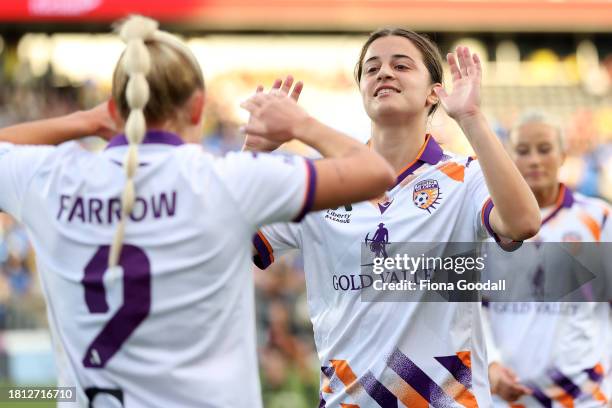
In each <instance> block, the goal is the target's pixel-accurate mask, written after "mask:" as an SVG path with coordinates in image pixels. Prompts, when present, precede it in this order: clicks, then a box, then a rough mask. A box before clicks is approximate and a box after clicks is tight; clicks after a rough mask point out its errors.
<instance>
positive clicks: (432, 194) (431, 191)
mask: <svg viewBox="0 0 612 408" xmlns="http://www.w3.org/2000/svg"><path fill="white" fill-rule="evenodd" d="M440 199H441V196H440V186H439V185H438V182H437V181H436V180H433V179H427V180H423V181H420V182H418V183H417V184H416V185H415V186H414V190H413V193H412V201H413V202H414V205H416V206H417V207H419V208H420V209H422V210H427V212H428V213H430V214H431V210H435V209H436V206H437V205H438V204H439V203H440Z"/></svg>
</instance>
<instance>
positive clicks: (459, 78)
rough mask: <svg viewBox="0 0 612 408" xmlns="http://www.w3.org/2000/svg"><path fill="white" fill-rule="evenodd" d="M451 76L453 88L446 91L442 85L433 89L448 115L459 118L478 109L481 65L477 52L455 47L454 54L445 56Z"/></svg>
mask: <svg viewBox="0 0 612 408" xmlns="http://www.w3.org/2000/svg"><path fill="white" fill-rule="evenodd" d="M446 60H447V61H448V65H449V66H450V72H451V76H452V78H453V90H452V92H451V93H447V92H446V90H445V89H444V88H443V87H442V86H438V87H436V89H435V91H436V94H437V95H438V97H439V98H440V103H441V104H442V107H443V108H444V110H445V111H446V113H448V115H449V116H450V117H452V118H453V119H455V120H461V119H462V118H464V117H468V116H470V115H473V114H475V113H476V112H478V111H479V109H480V84H481V81H482V67H481V64H480V59H479V58H478V55H477V54H471V53H470V50H469V49H468V48H467V47H457V50H456V55H455V54H453V53H449V54H448V55H447V56H446Z"/></svg>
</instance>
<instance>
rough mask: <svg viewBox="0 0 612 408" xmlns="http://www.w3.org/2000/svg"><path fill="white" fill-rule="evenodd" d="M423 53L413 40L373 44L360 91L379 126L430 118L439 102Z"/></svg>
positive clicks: (390, 38)
mask: <svg viewBox="0 0 612 408" xmlns="http://www.w3.org/2000/svg"><path fill="white" fill-rule="evenodd" d="M434 85H436V84H435V83H432V80H431V75H430V73H429V71H428V69H427V67H426V66H425V63H424V62H423V55H422V53H421V51H419V49H418V48H417V47H416V46H415V45H414V44H413V42H412V41H411V40H409V39H408V38H405V37H401V36H396V35H390V36H385V37H380V38H377V39H376V40H374V41H373V42H372V43H371V44H370V46H369V47H368V49H367V51H366V52H365V54H364V57H363V59H362V61H361V76H360V77H359V89H360V92H361V97H362V100H363V104H364V107H365V109H366V112H367V114H368V116H369V117H370V118H371V119H372V120H373V121H374V122H376V123H393V122H401V121H406V120H409V119H410V118H414V117H415V116H416V117H420V116H422V115H424V117H427V114H428V113H429V110H430V108H431V107H432V106H433V105H434V104H435V103H436V102H437V101H438V98H437V96H436V95H435V93H434V92H433V87H434Z"/></svg>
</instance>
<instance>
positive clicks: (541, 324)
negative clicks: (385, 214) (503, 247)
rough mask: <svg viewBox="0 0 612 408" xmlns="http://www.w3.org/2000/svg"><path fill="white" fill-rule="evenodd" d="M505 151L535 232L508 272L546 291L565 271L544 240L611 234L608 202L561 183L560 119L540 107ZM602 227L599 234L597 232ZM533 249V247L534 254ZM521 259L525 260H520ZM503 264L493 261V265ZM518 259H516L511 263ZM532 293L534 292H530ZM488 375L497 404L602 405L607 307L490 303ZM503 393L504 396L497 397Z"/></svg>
mask: <svg viewBox="0 0 612 408" xmlns="http://www.w3.org/2000/svg"><path fill="white" fill-rule="evenodd" d="M509 148H510V154H511V156H512V158H513V160H514V162H515V163H516V165H517V167H518V169H519V170H520V172H521V174H522V175H523V177H524V178H525V180H526V181H527V183H528V184H529V187H530V188H531V190H532V191H533V193H534V194H535V197H536V199H537V200H538V204H539V206H540V211H541V214H542V227H541V229H540V232H538V234H537V235H536V236H535V237H534V238H532V239H531V240H530V241H532V242H536V243H544V245H542V246H539V247H538V249H536V247H535V246H531V247H528V248H527V247H525V248H521V249H518V250H517V251H516V252H515V253H513V254H512V255H511V256H512V257H519V258H521V260H522V262H523V263H522V264H521V265H522V267H521V268H520V269H521V271H510V272H511V273H512V275H514V276H515V277H514V278H513V279H515V280H517V279H521V280H522V281H523V282H530V283H529V284H527V285H522V286H528V287H529V288H532V290H533V294H534V295H533V296H535V297H537V296H538V294H540V295H544V293H545V291H546V290H547V289H546V287H550V282H547V281H548V280H555V279H561V278H562V275H561V273H562V271H561V270H560V269H559V268H560V267H561V268H562V267H570V266H571V265H570V264H568V263H564V264H563V265H559V263H558V261H557V260H556V259H555V257H554V256H552V255H548V254H550V253H551V252H545V251H546V250H547V247H546V244H545V243H546V242H592V243H593V244H592V245H596V244H595V243H597V242H599V241H601V240H602V239H603V240H605V239H608V240H609V239H610V238H606V237H605V236H604V235H606V234H607V235H608V236H609V230H610V224H611V223H610V220H609V215H610V207H609V206H608V204H607V203H605V202H603V201H602V200H598V199H594V198H588V197H585V196H583V195H581V194H578V193H576V192H572V191H571V190H570V189H569V188H568V187H567V186H565V185H563V184H562V183H560V182H559V168H560V166H561V165H562V164H563V160H564V158H565V150H564V143H563V136H562V132H561V128H560V126H559V125H558V124H557V123H555V122H554V121H553V120H552V119H551V118H549V117H547V116H546V115H544V114H542V113H539V112H530V113H526V114H525V115H524V116H523V117H522V118H521V119H520V120H519V121H518V123H517V124H516V126H515V127H514V129H513V130H512V132H511V135H510V142H509ZM602 230H603V231H604V233H605V234H604V235H602ZM534 251H536V253H532V252H534ZM538 251H540V252H538ZM525 262H526V263H527V264H528V265H525ZM505 265H508V264H507V263H506V264H501V263H499V262H498V263H495V265H493V266H494V267H495V268H503V267H504V266H505ZM515 265H516V264H515ZM531 298H532V299H533V297H531ZM485 310H486V315H487V316H488V320H489V325H490V328H491V331H490V334H489V336H488V343H489V361H490V363H491V364H490V367H489V375H490V379H491V387H492V391H493V392H494V393H495V394H497V395H498V397H499V398H498V399H497V400H496V405H497V406H501V407H504V406H505V407H509V406H511V407H514V408H518V407H534V408H535V407H570V406H571V407H577V408H578V407H585V408H586V407H606V406H607V404H608V400H609V399H610V390H609V387H610V385H611V384H610V378H609V375H606V370H607V369H608V365H609V359H610V355H609V353H610V350H609V349H608V347H609V342H608V341H607V339H608V336H609V331H610V327H609V324H610V307H609V305H608V303H607V302H606V303H604V302H521V303H507V302H490V303H488V304H486V307H485ZM502 400H503V401H502Z"/></svg>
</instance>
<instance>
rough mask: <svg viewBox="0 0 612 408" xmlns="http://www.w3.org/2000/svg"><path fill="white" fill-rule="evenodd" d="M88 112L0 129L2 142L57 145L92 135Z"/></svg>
mask: <svg viewBox="0 0 612 408" xmlns="http://www.w3.org/2000/svg"><path fill="white" fill-rule="evenodd" d="M86 115H87V112H86V111H79V112H75V113H71V114H68V115H65V116H60V117H57V118H52V119H44V120H37V121H33V122H26V123H20V124H18V125H13V126H9V127H5V128H2V129H0V141H2V142H9V143H14V144H22V145H57V144H60V143H63V142H66V141H69V140H73V139H78V138H81V137H84V136H88V135H91V134H92V130H93V129H92V128H91V123H90V121H89V120H87V117H86Z"/></svg>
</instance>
